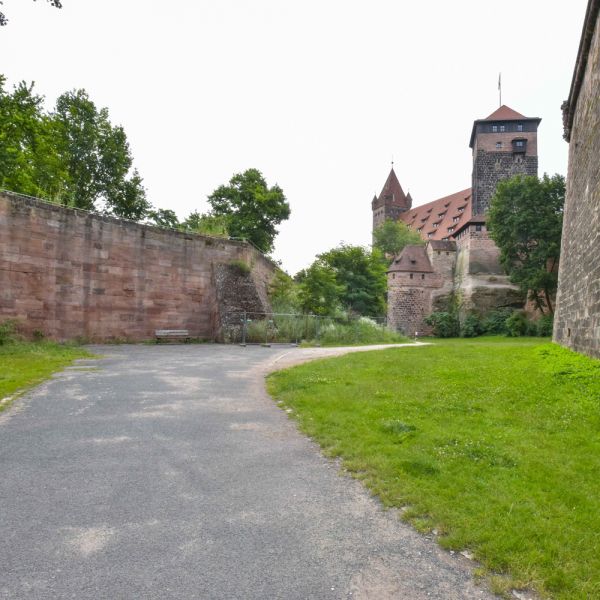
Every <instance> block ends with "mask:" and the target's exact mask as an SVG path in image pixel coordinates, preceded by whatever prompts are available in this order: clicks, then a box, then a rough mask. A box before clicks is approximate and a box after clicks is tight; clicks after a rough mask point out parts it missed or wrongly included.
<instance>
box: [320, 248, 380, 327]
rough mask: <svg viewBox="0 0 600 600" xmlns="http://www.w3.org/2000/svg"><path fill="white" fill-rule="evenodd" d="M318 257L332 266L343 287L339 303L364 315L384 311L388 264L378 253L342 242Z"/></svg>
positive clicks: (374, 315) (372, 314) (374, 314)
mask: <svg viewBox="0 0 600 600" xmlns="http://www.w3.org/2000/svg"><path fill="white" fill-rule="evenodd" d="M319 260H320V261H321V262H322V263H323V264H324V265H326V266H328V267H330V268H331V269H333V271H334V273H335V278H336V281H337V283H338V284H339V285H340V286H342V288H343V292H342V294H341V295H340V301H341V303H342V305H343V306H344V307H345V308H347V309H348V310H351V311H353V312H355V313H358V314H360V315H363V316H370V317H377V316H381V315H383V314H385V293H386V290H387V278H386V271H387V267H386V264H385V261H384V260H383V256H382V255H381V252H380V251H379V250H378V249H377V248H375V249H373V251H372V252H369V251H368V250H366V249H365V248H363V247H361V246H351V245H347V244H341V245H340V246H339V247H337V248H334V249H332V250H330V251H329V252H325V253H324V254H321V255H320V256H319Z"/></svg>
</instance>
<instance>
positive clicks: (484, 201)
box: [472, 133, 538, 215]
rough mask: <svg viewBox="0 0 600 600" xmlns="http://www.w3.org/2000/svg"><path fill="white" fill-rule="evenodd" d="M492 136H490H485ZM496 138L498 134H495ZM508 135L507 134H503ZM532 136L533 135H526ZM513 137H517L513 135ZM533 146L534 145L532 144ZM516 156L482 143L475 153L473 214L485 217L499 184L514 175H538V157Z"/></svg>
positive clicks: (528, 155) (478, 145) (478, 144)
mask: <svg viewBox="0 0 600 600" xmlns="http://www.w3.org/2000/svg"><path fill="white" fill-rule="evenodd" d="M484 135H490V134H484ZM493 135H494V136H495V135H496V134H493ZM503 135H506V134H503ZM526 135H532V134H526ZM511 137H516V136H515V134H514V133H513V134H512V135H511ZM532 145H533V144H532ZM527 151H528V153H527V154H526V155H522V154H514V155H513V153H512V152H499V151H497V150H488V149H483V148H481V147H480V142H479V141H478V142H477V146H476V148H475V150H474V152H473V154H474V156H473V158H474V161H473V181H472V187H473V214H474V215H483V214H485V213H486V212H487V210H488V208H489V207H490V200H491V198H492V196H493V195H494V193H495V192H496V186H497V185H498V182H499V181H501V180H503V179H508V178H510V177H513V176H514V175H518V174H523V175H537V171H538V157H537V155H530V154H529V142H528V148H527Z"/></svg>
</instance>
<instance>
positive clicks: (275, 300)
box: [269, 269, 310, 313]
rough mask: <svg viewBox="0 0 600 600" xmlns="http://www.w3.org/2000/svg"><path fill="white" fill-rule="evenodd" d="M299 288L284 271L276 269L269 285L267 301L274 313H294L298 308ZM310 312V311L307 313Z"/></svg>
mask: <svg viewBox="0 0 600 600" xmlns="http://www.w3.org/2000/svg"><path fill="white" fill-rule="evenodd" d="M298 294H299V286H298V284H297V283H296V282H295V281H294V280H293V279H292V277H290V276H289V275H288V274H287V273H286V272H285V271H282V270H281V269H277V270H276V271H275V275H274V276H273V279H272V280H271V283H270V284H269V299H270V300H271V305H272V307H273V311H274V312H283V313H287V312H290V313H296V312H298V309H299V308H300V303H299V299H298ZM307 312H310V311H307Z"/></svg>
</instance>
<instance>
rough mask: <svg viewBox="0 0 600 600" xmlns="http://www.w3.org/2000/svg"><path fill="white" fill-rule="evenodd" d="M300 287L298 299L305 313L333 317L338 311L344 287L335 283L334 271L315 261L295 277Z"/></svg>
mask: <svg viewBox="0 0 600 600" xmlns="http://www.w3.org/2000/svg"><path fill="white" fill-rule="evenodd" d="M296 280H297V281H298V282H299V284H300V287H299V291H298V299H299V302H300V308H301V309H302V311H303V312H305V313H311V314H315V315H321V316H331V315H334V314H335V313H336V312H338V310H339V309H340V297H341V295H342V294H343V292H344V286H342V285H340V284H339V283H338V282H337V278H336V274H335V271H334V270H333V269H332V268H331V267H330V266H329V265H325V264H323V263H322V262H321V261H320V260H318V259H317V260H316V261H315V262H314V263H313V264H312V265H311V266H310V267H308V269H305V270H302V271H300V273H298V274H297V275H296Z"/></svg>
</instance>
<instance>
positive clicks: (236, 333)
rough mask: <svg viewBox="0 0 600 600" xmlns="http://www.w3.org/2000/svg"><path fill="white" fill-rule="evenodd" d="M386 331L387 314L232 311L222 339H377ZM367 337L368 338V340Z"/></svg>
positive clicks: (269, 341) (287, 341)
mask: <svg viewBox="0 0 600 600" xmlns="http://www.w3.org/2000/svg"><path fill="white" fill-rule="evenodd" d="M386 334H389V335H393V334H392V333H391V332H389V330H387V320H386V319H385V317H380V318H366V317H321V316H318V315H305V314H294V313H257V312H244V311H240V312H230V313H227V314H226V315H224V318H223V319H222V325H221V339H222V340H223V341H224V342H225V343H229V344H241V345H247V344H261V345H267V346H268V345H271V344H292V345H299V344H301V343H302V342H305V343H309V344H313V345H320V344H321V343H325V344H327V343H336V342H341V343H366V342H369V341H373V342H378V341H380V338H383V337H385V336H386ZM365 338H368V339H365Z"/></svg>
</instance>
